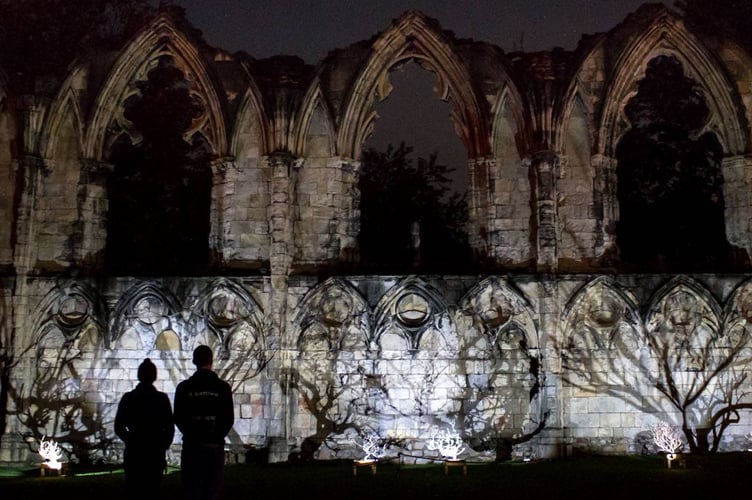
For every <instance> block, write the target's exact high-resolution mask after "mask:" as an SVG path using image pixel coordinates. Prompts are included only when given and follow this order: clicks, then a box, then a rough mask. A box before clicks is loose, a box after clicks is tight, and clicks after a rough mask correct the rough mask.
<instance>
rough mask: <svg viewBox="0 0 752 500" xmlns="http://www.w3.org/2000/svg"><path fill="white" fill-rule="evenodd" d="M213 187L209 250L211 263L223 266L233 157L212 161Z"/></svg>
mask: <svg viewBox="0 0 752 500" xmlns="http://www.w3.org/2000/svg"><path fill="white" fill-rule="evenodd" d="M210 166H211V171H212V187H211V205H210V210H209V212H210V213H209V218H210V219H209V221H210V222H209V225H210V227H209V252H211V256H210V265H211V266H212V267H213V268H216V267H221V265H222V262H223V261H224V257H225V256H224V251H225V233H224V221H225V213H224V212H225V197H226V189H227V169H228V167H233V168H234V166H235V162H234V159H233V158H220V159H217V160H215V161H213V162H212V163H211V165H210Z"/></svg>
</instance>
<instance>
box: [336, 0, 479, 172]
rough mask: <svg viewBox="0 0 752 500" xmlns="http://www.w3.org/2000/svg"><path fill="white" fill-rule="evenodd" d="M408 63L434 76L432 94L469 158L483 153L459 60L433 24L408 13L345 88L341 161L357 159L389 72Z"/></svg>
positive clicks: (475, 105)
mask: <svg viewBox="0 0 752 500" xmlns="http://www.w3.org/2000/svg"><path fill="white" fill-rule="evenodd" d="M409 59H417V60H418V62H419V63H420V65H421V66H423V67H424V68H426V69H428V70H429V71H431V72H433V73H435V74H436V76H437V78H438V84H439V87H440V89H439V90H438V94H439V96H440V97H441V99H443V100H450V101H451V104H452V119H453V121H454V126H455V128H456V130H457V131H458V135H459V136H460V138H461V139H462V141H463V142H464V144H465V147H466V148H467V152H468V156H469V157H483V156H486V155H487V154H488V152H489V149H490V147H489V144H488V133H487V125H486V120H485V119H484V112H483V109H482V108H481V104H480V102H479V99H478V97H477V96H476V94H475V91H474V89H473V86H472V84H471V82H472V78H471V77H470V74H469V71H468V69H467V67H466V66H465V64H464V62H463V61H462V58H461V57H460V56H459V55H458V54H457V52H456V50H455V48H454V46H453V45H452V43H451V42H450V40H448V39H447V37H446V36H445V35H444V33H443V32H442V31H441V29H440V28H439V27H437V25H436V23H435V21H432V20H430V19H428V18H427V17H425V16H424V15H423V14H422V13H420V12H416V11H411V12H407V13H405V14H404V15H403V16H402V17H401V18H399V19H398V20H396V21H395V22H394V23H393V24H392V26H391V27H390V28H389V29H387V30H386V31H385V32H383V33H382V34H381V35H380V36H379V37H378V38H377V39H376V40H375V41H374V42H373V44H372V55H371V57H370V58H369V60H368V62H367V63H366V64H365V66H364V67H363V69H362V70H361V71H360V74H359V76H358V77H357V79H356V80H355V83H354V84H353V85H352V86H351V88H350V93H349V97H348V99H347V105H346V107H345V110H346V111H345V113H344V116H343V119H342V125H341V127H340V129H339V131H338V137H337V144H338V148H337V149H338V151H339V153H340V155H341V156H343V157H346V158H353V159H357V158H358V157H359V156H360V150H361V146H362V144H363V143H364V142H365V140H366V139H367V138H368V136H369V135H370V133H371V130H372V128H373V126H374V121H375V119H376V112H375V111H374V109H373V105H374V102H375V100H376V99H377V98H379V99H384V98H385V97H386V96H387V95H388V94H389V91H390V90H391V89H390V87H389V83H388V80H387V78H388V73H389V70H390V69H391V68H392V67H394V66H395V65H398V64H400V63H401V62H403V61H406V60H409Z"/></svg>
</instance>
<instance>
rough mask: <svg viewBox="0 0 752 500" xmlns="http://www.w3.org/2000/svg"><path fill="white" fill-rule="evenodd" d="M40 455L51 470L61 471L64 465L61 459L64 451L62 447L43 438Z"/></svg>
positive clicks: (40, 442) (40, 443) (40, 444)
mask: <svg viewBox="0 0 752 500" xmlns="http://www.w3.org/2000/svg"><path fill="white" fill-rule="evenodd" d="M39 455H40V456H41V457H42V458H43V459H44V462H45V464H46V465H47V467H49V468H50V469H54V470H60V469H61V468H62V466H63V464H62V463H61V462H60V459H61V458H62V457H63V450H62V448H60V445H59V444H57V443H56V442H55V441H53V440H52V439H50V440H49V441H45V440H44V438H42V440H41V441H39Z"/></svg>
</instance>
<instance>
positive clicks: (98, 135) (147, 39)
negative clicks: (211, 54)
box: [84, 14, 227, 160]
mask: <svg viewBox="0 0 752 500" xmlns="http://www.w3.org/2000/svg"><path fill="white" fill-rule="evenodd" d="M162 56H170V57H172V58H174V60H175V64H176V65H177V66H178V67H179V68H180V69H181V70H182V71H183V72H184V73H185V75H186V79H188V80H190V81H192V82H193V83H194V85H195V87H194V89H193V90H194V93H195V94H196V95H198V96H200V97H201V98H202V99H203V103H204V105H205V107H206V111H205V113H203V114H202V116H201V117H199V118H198V119H197V120H196V121H194V124H193V126H192V127H191V130H190V131H188V132H187V133H186V135H187V136H192V135H193V134H194V133H195V132H197V131H200V132H201V133H202V134H203V135H204V136H205V137H206V138H207V140H208V142H209V144H210V145H211V146H212V149H213V153H214V154H215V155H216V156H223V155H224V154H225V153H226V151H227V135H226V131H225V119H224V116H223V109H224V108H223V105H222V101H221V99H220V93H219V89H218V85H217V83H216V80H215V79H214V78H213V76H212V72H211V70H210V68H209V66H208V64H207V62H206V61H205V60H204V58H203V56H202V55H201V53H200V51H199V49H198V47H196V46H195V45H194V44H193V43H192V42H191V41H190V40H189V39H188V38H187V37H186V36H185V35H184V34H183V33H181V32H180V31H179V29H178V28H177V27H176V26H175V25H174V23H173V22H172V20H171V19H170V17H169V16H167V15H165V14H162V15H160V16H158V17H157V18H156V19H155V20H154V21H153V22H152V23H151V24H150V25H148V26H147V27H146V28H145V29H144V30H143V31H142V32H141V33H140V34H139V35H137V36H136V37H135V38H134V39H133V41H131V43H130V44H129V45H128V46H127V47H126V48H125V49H124V50H123V51H122V52H121V54H120V56H119V57H118V59H117V60H116V61H115V64H114V66H113V68H112V69H111V71H110V73H109V76H108V77H107V79H106V81H105V84H104V85H103V86H102V89H101V91H100V93H99V95H98V96H97V99H96V102H95V103H94V113H93V116H92V119H91V122H90V123H89V126H88V129H87V136H86V139H85V141H84V156H85V157H86V158H90V159H94V160H104V159H106V150H107V144H106V141H107V139H108V134H109V133H111V132H112V130H111V129H112V128H113V127H114V128H115V129H116V133H115V134H114V135H117V131H118V129H127V124H128V121H127V120H126V119H125V117H124V116H122V111H123V102H124V100H125V99H126V98H127V97H129V96H130V95H132V94H134V93H135V92H136V89H134V88H133V87H132V83H133V82H134V81H135V80H145V79H146V75H147V74H148V72H149V70H150V69H151V67H152V65H153V64H154V62H155V61H157V60H158V59H159V58H160V57H162Z"/></svg>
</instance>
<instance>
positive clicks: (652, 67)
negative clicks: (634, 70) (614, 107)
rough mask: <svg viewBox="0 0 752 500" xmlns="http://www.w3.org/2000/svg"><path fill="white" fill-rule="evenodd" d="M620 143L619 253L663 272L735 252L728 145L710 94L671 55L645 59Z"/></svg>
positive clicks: (694, 267)
mask: <svg viewBox="0 0 752 500" xmlns="http://www.w3.org/2000/svg"><path fill="white" fill-rule="evenodd" d="M638 89H639V90H638V92H637V94H636V95H635V96H634V97H633V98H632V99H631V100H630V101H629V102H628V103H627V105H626V107H625V113H626V115H627V118H628V119H629V121H630V123H631V125H632V128H631V129H630V130H629V131H628V132H627V133H626V134H625V135H624V137H623V139H622V140H621V142H620V143H619V145H618V147H617V152H616V156H617V158H618V161H619V163H618V169H617V175H618V179H619V181H618V196H619V212H620V220H619V225H618V233H617V234H618V242H619V248H620V250H621V256H622V260H623V261H624V262H626V263H628V264H634V265H637V266H640V267H641V268H647V269H653V270H662V271H700V270H702V271H709V270H717V269H719V268H723V267H724V266H726V265H727V262H728V260H729V258H730V257H731V255H732V254H731V246H730V245H729V244H728V242H727V241H726V234H725V221H724V199H723V176H722V173H721V158H722V155H723V151H722V148H721V145H720V143H719V142H718V139H717V138H716V137H715V134H713V133H712V132H705V133H701V132H702V130H703V127H704V125H705V124H706V123H707V121H708V118H709V110H708V107H707V105H706V103H705V98H704V96H703V95H702V92H701V91H700V89H699V88H698V86H697V85H696V83H695V82H694V81H693V80H691V79H690V78H687V77H686V76H684V73H683V68H682V66H681V63H680V62H679V61H678V60H677V59H676V58H674V57H670V56H659V57H656V58H655V59H653V60H652V61H650V62H649V63H648V67H647V70H646V72H645V78H644V79H643V80H641V81H640V82H639V84H638Z"/></svg>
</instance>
